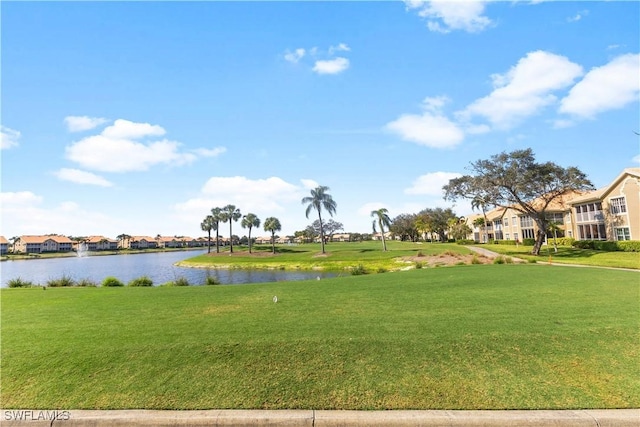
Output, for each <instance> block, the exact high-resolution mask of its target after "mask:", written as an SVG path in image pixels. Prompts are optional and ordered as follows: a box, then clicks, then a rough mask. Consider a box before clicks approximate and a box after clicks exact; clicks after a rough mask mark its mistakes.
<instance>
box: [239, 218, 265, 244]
mask: <svg viewBox="0 0 640 427" xmlns="http://www.w3.org/2000/svg"><path fill="white" fill-rule="evenodd" d="M240 225H241V226H242V228H248V229H249V253H251V229H252V228H253V227H260V218H258V217H257V216H256V215H255V214H252V213H248V214H246V215H245V216H243V217H242V222H241V223H240Z"/></svg>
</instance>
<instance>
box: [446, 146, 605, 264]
mask: <svg viewBox="0 0 640 427" xmlns="http://www.w3.org/2000/svg"><path fill="white" fill-rule="evenodd" d="M470 169H471V172H472V174H470V175H465V176H462V177H459V178H454V179H452V180H450V181H449V184H447V185H445V186H444V187H443V190H444V193H445V195H444V198H445V199H446V200H451V201H455V200H458V199H468V200H471V202H472V204H475V205H476V206H494V207H498V206H499V207H503V208H505V209H508V208H511V209H513V210H515V211H517V212H520V213H521V214H522V215H528V216H529V217H531V219H532V220H533V221H535V223H536V225H537V227H538V230H537V233H536V242H535V245H534V246H533V250H532V251H531V252H532V254H534V255H538V254H539V253H540V247H541V246H542V243H543V241H544V236H545V233H546V230H547V229H548V222H549V221H548V220H547V218H546V212H547V209H548V208H549V207H550V205H551V203H552V202H557V201H561V200H562V198H563V196H565V195H569V194H571V193H574V192H583V191H588V190H592V189H593V185H592V184H591V182H590V181H589V180H588V179H587V177H586V175H585V174H584V173H583V172H581V171H580V170H579V169H578V168H576V167H567V168H563V167H561V166H559V165H557V164H555V163H553V162H545V163H538V162H536V160H535V156H534V154H533V151H532V150H531V149H530V148H528V149H525V150H516V151H513V152H511V153H507V152H502V153H500V154H496V155H493V156H491V158H490V159H488V160H478V161H476V162H473V163H471V168H470Z"/></svg>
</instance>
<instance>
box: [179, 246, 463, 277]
mask: <svg viewBox="0 0 640 427" xmlns="http://www.w3.org/2000/svg"><path fill="white" fill-rule="evenodd" d="M387 248H388V251H387V252H383V251H382V242H374V241H368V242H340V243H329V244H327V245H326V246H325V249H326V254H324V255H323V254H322V253H321V252H320V244H319V243H318V244H303V245H276V251H277V253H276V254H275V255H272V254H271V246H269V245H256V246H254V247H253V252H254V253H253V254H249V253H248V252H247V250H246V248H245V247H242V248H240V250H238V248H235V251H236V252H234V253H233V254H232V255H230V254H229V252H228V249H227V248H224V250H223V251H222V252H221V253H220V254H216V253H215V248H212V253H211V254H204V255H201V256H197V257H193V258H189V259H187V260H185V261H182V262H180V263H179V265H182V266H186V267H189V266H191V267H194V266H199V267H212V268H214V267H217V268H276V269H301V270H312V269H322V270H333V271H344V270H349V269H352V268H354V267H357V266H358V265H363V266H365V267H366V269H367V270H368V271H369V272H376V271H378V270H379V269H385V270H388V271H391V270H400V269H402V268H405V267H407V263H406V262H402V260H401V258H403V257H411V256H416V255H417V254H418V253H419V252H420V253H422V255H425V256H429V255H437V254H441V253H442V252H445V251H451V252H455V253H459V254H469V253H471V251H470V250H469V249H467V248H465V247H463V246H460V245H456V244H448V243H444V244H442V243H437V244H430V243H412V242H398V241H390V242H387Z"/></svg>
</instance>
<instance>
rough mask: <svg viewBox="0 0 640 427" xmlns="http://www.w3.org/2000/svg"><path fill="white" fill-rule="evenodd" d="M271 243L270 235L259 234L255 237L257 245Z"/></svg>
mask: <svg viewBox="0 0 640 427" xmlns="http://www.w3.org/2000/svg"><path fill="white" fill-rule="evenodd" d="M270 243H271V236H260V237H256V244H257V245H266V244H270Z"/></svg>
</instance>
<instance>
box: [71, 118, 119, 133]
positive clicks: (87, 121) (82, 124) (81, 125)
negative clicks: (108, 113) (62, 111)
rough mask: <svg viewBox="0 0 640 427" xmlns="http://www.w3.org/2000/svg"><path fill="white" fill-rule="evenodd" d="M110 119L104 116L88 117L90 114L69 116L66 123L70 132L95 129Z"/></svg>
mask: <svg viewBox="0 0 640 427" xmlns="http://www.w3.org/2000/svg"><path fill="white" fill-rule="evenodd" d="M108 121H109V120H107V119H105V118H102V117H88V116H67V117H65V118H64V123H65V124H66V125H67V130H68V131H69V132H82V131H86V130H91V129H94V128H96V127H98V126H100V125H102V124H104V123H107V122H108Z"/></svg>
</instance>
